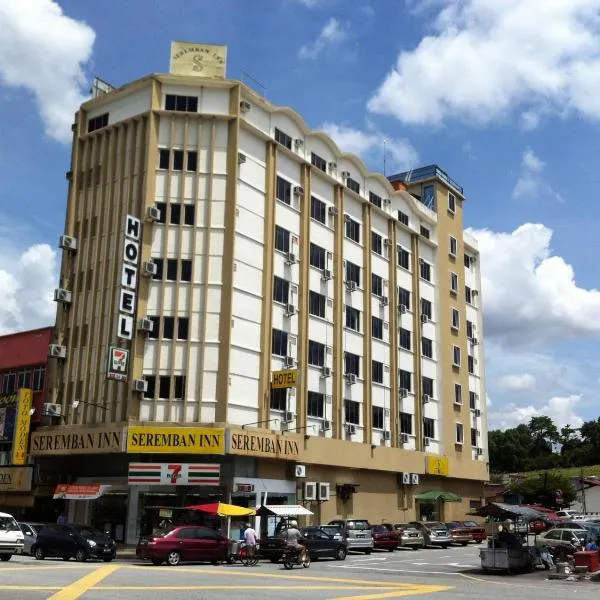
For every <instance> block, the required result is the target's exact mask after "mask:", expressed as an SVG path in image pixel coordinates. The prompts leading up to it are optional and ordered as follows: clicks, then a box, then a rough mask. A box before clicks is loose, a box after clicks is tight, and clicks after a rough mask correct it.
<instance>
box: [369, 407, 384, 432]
mask: <svg viewBox="0 0 600 600" xmlns="http://www.w3.org/2000/svg"><path fill="white" fill-rule="evenodd" d="M383 415H384V410H383V406H373V407H372V419H373V429H383V428H384V424H385V419H384V416H383Z"/></svg>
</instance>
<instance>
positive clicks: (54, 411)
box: [42, 402, 62, 417]
mask: <svg viewBox="0 0 600 600" xmlns="http://www.w3.org/2000/svg"><path fill="white" fill-rule="evenodd" d="M42 414H43V415H44V416H45V417H60V416H61V415H62V406H61V405H60V404H54V403H53V402H46V403H45V404H44V405H43V406H42Z"/></svg>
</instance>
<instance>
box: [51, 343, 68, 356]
mask: <svg viewBox="0 0 600 600" xmlns="http://www.w3.org/2000/svg"><path fill="white" fill-rule="evenodd" d="M48 356H50V357H51V358H67V347H66V346H61V345H59V344H50V346H48Z"/></svg>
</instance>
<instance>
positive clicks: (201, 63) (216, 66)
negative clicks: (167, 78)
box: [169, 42, 227, 78]
mask: <svg viewBox="0 0 600 600" xmlns="http://www.w3.org/2000/svg"><path fill="white" fill-rule="evenodd" d="M226 66H227V46H215V45H213V44H194V43H190V42H171V65H170V69H169V70H170V72H171V73H175V74H177V75H193V76H195V77H211V78H214V77H219V78H223V77H225V68H226Z"/></svg>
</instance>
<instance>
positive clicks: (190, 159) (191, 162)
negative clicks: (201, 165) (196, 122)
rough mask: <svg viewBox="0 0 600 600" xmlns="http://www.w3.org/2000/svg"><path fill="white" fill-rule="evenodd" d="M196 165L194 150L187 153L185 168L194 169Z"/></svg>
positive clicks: (196, 157)
mask: <svg viewBox="0 0 600 600" xmlns="http://www.w3.org/2000/svg"><path fill="white" fill-rule="evenodd" d="M197 165H198V154H197V153H196V152H189V151H188V153H187V170H188V171H195V170H196V167H197Z"/></svg>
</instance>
